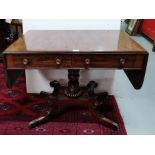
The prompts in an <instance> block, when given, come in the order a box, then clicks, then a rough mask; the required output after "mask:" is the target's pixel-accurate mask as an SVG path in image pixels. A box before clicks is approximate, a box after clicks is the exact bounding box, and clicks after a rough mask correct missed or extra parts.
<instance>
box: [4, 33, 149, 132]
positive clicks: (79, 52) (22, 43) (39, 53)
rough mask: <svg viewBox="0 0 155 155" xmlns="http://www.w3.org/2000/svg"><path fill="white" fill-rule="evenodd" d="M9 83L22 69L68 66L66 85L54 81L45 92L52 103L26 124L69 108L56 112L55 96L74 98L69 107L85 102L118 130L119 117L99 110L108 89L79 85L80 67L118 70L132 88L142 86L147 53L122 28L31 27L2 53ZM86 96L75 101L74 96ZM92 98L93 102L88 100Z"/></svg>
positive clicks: (100, 119)
mask: <svg viewBox="0 0 155 155" xmlns="http://www.w3.org/2000/svg"><path fill="white" fill-rule="evenodd" d="M3 57H4V64H5V70H6V79H7V86H8V87H12V85H13V84H14V82H15V80H16V79H17V77H18V76H19V75H20V73H21V72H22V71H23V70H25V69H52V68H53V69H68V79H69V82H68V85H67V86H61V84H60V83H59V82H58V81H56V80H54V81H51V82H50V86H51V87H53V88H54V91H53V93H47V92H41V94H42V95H47V97H48V99H49V102H50V107H49V111H48V113H47V115H46V116H44V117H40V118H37V119H35V120H33V121H31V122H30V123H29V127H30V128H33V127H36V126H37V125H41V124H43V123H46V122H48V121H50V120H52V119H53V118H54V117H56V116H58V115H59V114H62V113H63V112H65V111H68V110H70V109H71V108H68V107H66V108H64V109H63V111H59V112H58V111H57V107H58V102H57V100H58V99H59V98H61V99H62V98H67V99H70V100H72V101H73V102H72V105H70V107H74V108H77V106H82V107H87V108H88V109H89V110H90V112H91V114H92V115H93V116H94V117H95V118H96V120H97V121H98V122H99V123H102V124H103V125H106V126H108V127H112V128H113V129H118V127H119V126H118V124H117V122H114V121H112V120H110V119H109V118H106V117H105V116H104V115H103V114H102V113H101V112H100V106H101V105H104V102H105V101H106V99H107V93H106V92H103V93H96V92H95V88H96V87H97V82H95V81H90V82H89V83H88V84H87V85H86V86H80V85H79V71H80V70H81V69H91V68H109V69H122V70H124V72H125V74H126V75H127V77H128V79H129V81H130V82H131V83H132V85H133V87H134V88H135V89H140V88H141V86H142V84H143V81H144V76H145V70H146V66H147V59H148V53H147V52H146V51H145V49H144V48H142V47H141V46H140V45H139V44H137V43H136V42H135V41H134V40H132V39H131V38H130V37H129V36H128V34H126V33H125V32H119V31H115V30H110V31H109V30H35V31H29V32H27V33H26V34H24V35H23V36H22V37H20V38H19V39H18V40H17V41H16V42H14V43H13V44H12V45H11V46H9V47H8V48H7V49H6V50H5V52H4V55H3ZM79 98H80V99H88V101H90V102H87V104H81V105H77V103H76V102H74V101H75V100H77V99H79ZM92 100H93V101H94V102H92Z"/></svg>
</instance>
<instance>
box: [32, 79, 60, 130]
mask: <svg viewBox="0 0 155 155" xmlns="http://www.w3.org/2000/svg"><path fill="white" fill-rule="evenodd" d="M50 86H52V87H54V91H53V93H52V94H50V93H47V92H43V91H41V92H40V94H41V95H44V96H47V97H48V98H49V100H48V102H49V103H50V110H49V111H48V112H47V114H46V115H45V116H43V117H39V118H37V119H34V120H32V121H31V122H30V123H29V128H34V127H36V126H38V125H42V124H44V123H46V122H48V121H50V120H51V119H52V118H53V117H54V116H55V115H56V114H55V113H54V112H55V111H56V109H57V98H58V90H59V87H60V84H59V83H58V82H57V81H52V82H50ZM53 96H54V97H53ZM51 98H52V101H51Z"/></svg>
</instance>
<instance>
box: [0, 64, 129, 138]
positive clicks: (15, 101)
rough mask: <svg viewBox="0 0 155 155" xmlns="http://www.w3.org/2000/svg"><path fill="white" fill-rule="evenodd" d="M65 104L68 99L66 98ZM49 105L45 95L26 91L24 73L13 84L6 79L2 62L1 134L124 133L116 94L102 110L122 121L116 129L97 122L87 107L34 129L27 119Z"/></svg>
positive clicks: (44, 111)
mask: <svg viewBox="0 0 155 155" xmlns="http://www.w3.org/2000/svg"><path fill="white" fill-rule="evenodd" d="M63 104H65V102H63ZM47 108H48V104H47V103H46V100H45V98H44V97H41V96H40V95H34V94H27V93H26V86H25V76H24V75H22V76H20V77H19V78H18V80H17V81H16V83H15V85H14V87H13V88H11V89H8V88H7V87H6V83H5V74H4V69H3V65H2V64H0V134H1V135H38V134H41V135H125V134H127V133H126V130H125V127H124V123H123V119H122V117H121V115H120V112H119V109H118V106H117V102H116V100H115V97H114V96H109V102H108V103H106V105H105V107H104V109H103V111H104V113H105V116H107V117H109V118H111V119H112V120H114V121H116V122H117V123H118V124H119V127H120V129H119V130H118V131H114V130H112V129H109V128H107V127H104V126H102V125H100V124H98V123H97V122H96V121H95V120H94V119H93V118H92V117H91V115H90V113H89V111H87V110H74V111H71V112H68V113H66V114H64V115H62V116H61V117H59V118H56V119H54V120H53V121H52V122H49V123H47V124H44V125H41V126H39V127H36V128H34V129H28V122H29V121H31V120H32V119H34V118H37V117H38V116H43V115H44V114H45V113H46V111H47Z"/></svg>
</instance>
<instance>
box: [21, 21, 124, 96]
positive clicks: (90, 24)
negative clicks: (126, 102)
mask: <svg viewBox="0 0 155 155" xmlns="http://www.w3.org/2000/svg"><path fill="white" fill-rule="evenodd" d="M120 22H121V20H119V19H118V20H105V19H104V20H65V19H63V20H23V31H24V33H25V32H27V31H28V30H36V29H37V30H38V29H48V30H50V29H51V30H55V29H61V30H62V29H115V30H119V29H120ZM114 76H115V71H114V70H106V69H105V70H99V69H98V70H93V69H91V70H90V69H89V70H81V74H80V83H81V84H87V83H88V81H89V80H96V81H97V82H98V83H99V87H98V90H104V91H107V92H109V93H110V94H113V81H114ZM54 79H57V80H59V81H60V82H61V83H64V84H65V83H67V81H68V80H67V71H66V70H36V69H33V70H26V84H27V92H28V93H39V92H40V91H42V90H44V91H51V90H52V89H51V88H50V87H49V81H51V80H54Z"/></svg>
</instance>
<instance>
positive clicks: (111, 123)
mask: <svg viewBox="0 0 155 155" xmlns="http://www.w3.org/2000/svg"><path fill="white" fill-rule="evenodd" d="M89 110H90V112H91V114H92V115H93V116H94V117H95V118H96V120H97V121H98V122H100V123H101V124H103V125H105V126H107V127H110V128H112V129H114V130H117V129H118V128H119V126H118V124H117V123H116V122H114V121H112V120H110V119H109V118H107V117H105V116H104V115H103V114H101V113H100V112H99V111H98V110H97V109H96V106H94V107H93V106H91V107H90V108H89Z"/></svg>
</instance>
